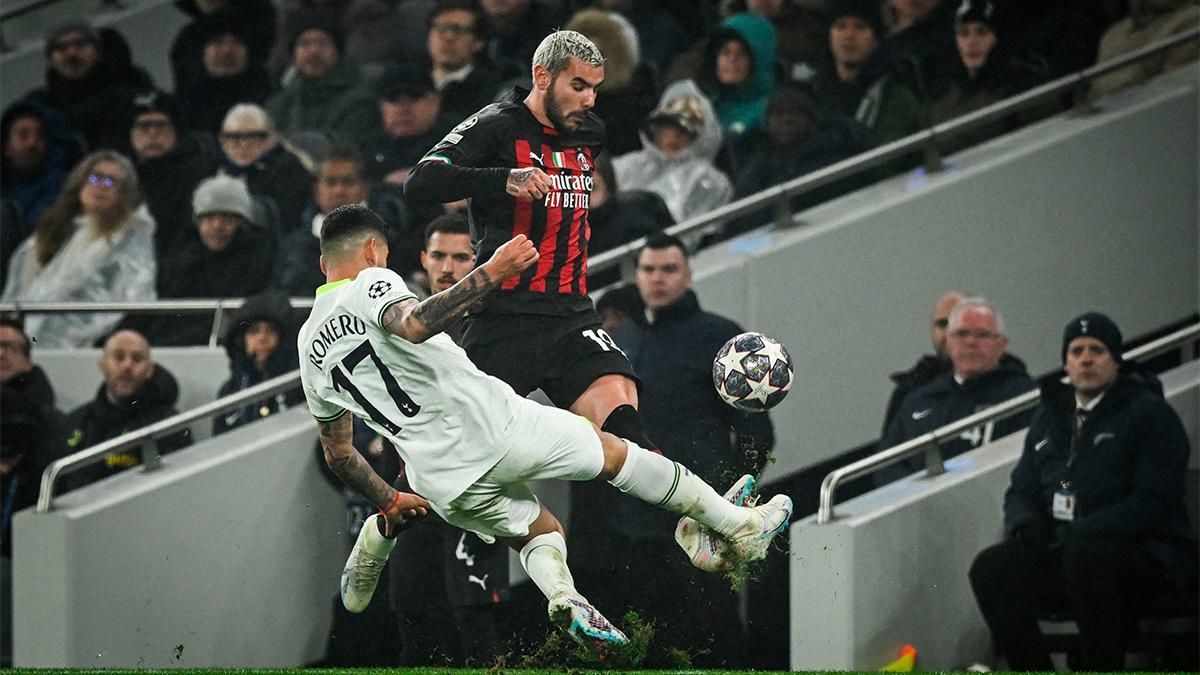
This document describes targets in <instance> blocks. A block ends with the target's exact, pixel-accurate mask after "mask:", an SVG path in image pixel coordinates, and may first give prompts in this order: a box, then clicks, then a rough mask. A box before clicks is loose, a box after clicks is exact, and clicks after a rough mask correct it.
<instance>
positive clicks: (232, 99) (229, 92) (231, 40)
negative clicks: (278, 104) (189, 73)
mask: <svg viewBox="0 0 1200 675" xmlns="http://www.w3.org/2000/svg"><path fill="white" fill-rule="evenodd" d="M196 25H197V36H196V37H197V40H198V42H199V44H200V48H201V52H200V68H198V69H196V72H195V74H194V76H193V77H192V79H190V80H185V81H182V82H179V81H177V82H176V83H175V93H176V96H177V97H178V99H179V101H180V103H181V104H182V105H181V110H180V113H181V117H182V119H181V123H182V126H184V127H187V128H188V129H196V130H200V131H206V132H208V133H210V134H213V135H214V136H215V135H216V134H218V133H219V132H220V131H221V123H222V122H223V121H225V113H227V112H229V109H230V108H232V107H233V106H234V105H236V104H238V103H257V104H260V105H261V104H263V103H265V102H266V100H267V97H268V96H269V95H270V94H271V78H270V76H269V75H267V70H266V68H265V67H264V66H263V64H262V63H261V62H260V61H255V60H254V59H252V58H251V57H250V49H251V43H252V42H254V38H253V37H252V36H251V33H249V29H250V27H249V25H248V24H246V23H244V22H243V21H242V20H241V17H239V15H238V14H237V13H236V12H233V11H231V10H222V11H219V12H213V13H212V14H208V15H205V16H204V17H202V18H200V19H197V24H196Z"/></svg>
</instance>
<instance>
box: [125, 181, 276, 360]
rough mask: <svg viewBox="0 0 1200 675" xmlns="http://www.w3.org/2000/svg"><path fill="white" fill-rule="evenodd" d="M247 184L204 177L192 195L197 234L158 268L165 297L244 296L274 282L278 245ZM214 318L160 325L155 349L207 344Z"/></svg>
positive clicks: (153, 337)
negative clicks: (263, 222)
mask: <svg viewBox="0 0 1200 675" xmlns="http://www.w3.org/2000/svg"><path fill="white" fill-rule="evenodd" d="M257 211H258V210H257V208H256V206H255V203H254V199H253V198H252V197H251V196H250V192H249V191H248V190H247V189H246V184H245V183H244V182H242V181H241V180H239V179H237V178H233V177H231V176H224V175H217V176H213V177H212V178H208V179H205V180H204V181H203V182H201V183H200V185H199V186H198V187H197V188H196V192H195V194H194V195H193V196H192V212H193V214H194V216H193V217H194V220H195V230H194V232H195V234H194V235H191V236H189V237H187V238H182V241H179V242H178V243H177V244H176V245H175V246H174V247H173V248H172V250H170V251H168V252H167V255H166V257H165V259H164V260H163V262H162V264H161V265H160V267H159V277H158V296H159V297H160V298H243V297H246V296H249V295H254V294H255V293H259V292H261V291H263V290H264V289H266V288H267V286H268V285H269V284H270V282H271V274H272V271H273V267H274V260H275V255H276V248H277V242H276V240H275V237H274V236H273V235H272V234H271V233H270V232H268V231H266V230H265V229H264V228H262V227H261V226H259V225H258V224H257V222H256V221H257V220H258V217H257ZM211 328H212V321H211V320H210V317H207V316H202V317H186V316H185V317H172V318H171V319H170V321H164V322H161V323H159V324H157V325H155V327H154V330H152V331H151V335H148V336H147V337H149V338H150V340H151V342H152V343H154V344H156V345H190V344H205V343H206V342H208V336H209V331H210V330H211Z"/></svg>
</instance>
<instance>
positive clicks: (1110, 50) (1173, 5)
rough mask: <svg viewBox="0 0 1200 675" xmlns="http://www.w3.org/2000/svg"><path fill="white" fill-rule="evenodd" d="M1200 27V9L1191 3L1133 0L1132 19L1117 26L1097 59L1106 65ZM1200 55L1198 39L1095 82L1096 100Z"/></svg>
mask: <svg viewBox="0 0 1200 675" xmlns="http://www.w3.org/2000/svg"><path fill="white" fill-rule="evenodd" d="M1196 26H1200V6H1197V5H1196V3H1195V2H1191V1H1190V0H1129V16H1127V17H1125V18H1124V19H1122V20H1120V21H1118V22H1117V23H1115V24H1113V25H1112V26H1111V27H1110V28H1109V29H1108V30H1107V31H1105V32H1104V35H1103V37H1101V38H1100V51H1099V54H1098V55H1097V57H1096V60H1097V61H1099V62H1101V63H1103V62H1104V61H1109V60H1111V59H1114V58H1116V57H1118V56H1120V55H1122V54H1128V53H1129V52H1132V51H1136V50H1138V49H1140V48H1142V47H1145V46H1146V45H1148V44H1150V43H1152V42H1156V41H1158V40H1161V39H1163V38H1166V37H1169V36H1171V35H1176V34H1178V33H1183V32H1185V31H1188V30H1191V29H1193V28H1195V27H1196ZM1198 56H1200V49H1198V48H1197V47H1196V41H1195V40H1188V41H1187V42H1184V43H1183V44H1180V45H1178V46H1176V47H1173V48H1172V49H1170V50H1168V51H1166V52H1161V53H1159V54H1157V55H1156V56H1154V57H1152V58H1149V59H1143V60H1141V61H1138V62H1137V63H1135V64H1133V65H1131V66H1129V67H1127V68H1122V69H1120V70H1118V71H1115V72H1112V73H1108V74H1107V75H1104V76H1103V77H1100V78H1097V79H1096V80H1095V81H1094V82H1092V95H1093V96H1095V97H1100V96H1104V95H1105V94H1110V93H1112V92H1114V91H1117V90H1119V89H1124V88H1125V87H1129V86H1133V85H1135V84H1140V83H1142V82H1145V81H1147V80H1149V79H1151V78H1153V77H1154V76H1156V75H1160V74H1162V73H1165V72H1167V71H1169V70H1172V69H1174V68H1178V67H1179V66H1182V65H1184V64H1185V63H1191V62H1192V61H1195V60H1196V59H1197V57H1198Z"/></svg>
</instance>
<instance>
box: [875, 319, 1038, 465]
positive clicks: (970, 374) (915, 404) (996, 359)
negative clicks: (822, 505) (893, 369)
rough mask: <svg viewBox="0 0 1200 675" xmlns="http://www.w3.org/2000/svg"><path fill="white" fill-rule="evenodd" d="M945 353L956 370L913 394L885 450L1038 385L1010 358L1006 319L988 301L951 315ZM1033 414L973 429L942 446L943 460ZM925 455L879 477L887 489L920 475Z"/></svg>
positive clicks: (1025, 421) (906, 400)
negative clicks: (887, 486)
mask: <svg viewBox="0 0 1200 675" xmlns="http://www.w3.org/2000/svg"><path fill="white" fill-rule="evenodd" d="M948 319H949V325H948V326H947V334H946V353H947V355H948V356H949V358H950V365H951V370H950V372H948V373H945V374H943V375H939V376H938V377H936V378H934V379H933V380H932V381H930V382H929V383H928V384H925V385H924V386H921V387H918V388H916V389H914V390H913V391H911V392H910V393H909V394H908V395H907V396H905V397H904V399H903V400H902V401H901V402H900V407H899V409H898V410H897V411H896V416H895V417H894V418H893V419H892V422H891V424H889V425H888V427H887V429H886V430H885V431H884V434H883V438H881V439H880V440H879V448H880V449H885V448H890V447H892V446H895V445H899V444H900V443H903V442H905V441H909V440H912V439H914V438H916V437H917V436H920V435H922V434H926V433H929V432H931V431H933V430H935V429H937V428H938V427H942V426H945V425H947V424H950V423H951V422H954V421H956V420H960V419H962V418H964V417H967V416H968V415H972V414H974V413H977V412H979V411H980V410H984V409H986V408H990V407H992V406H994V405H997V404H1000V403H1003V402H1004V401H1007V400H1008V399H1010V398H1012V397H1014V396H1017V395H1019V394H1023V393H1025V392H1027V391H1029V390H1030V389H1033V388H1035V387H1036V386H1037V383H1036V382H1034V380H1033V378H1031V377H1030V376H1029V374H1028V373H1027V372H1026V371H1025V363H1024V362H1022V361H1021V360H1020V359H1018V358H1017V357H1015V356H1012V355H1011V354H1007V353H1006V349H1007V348H1008V337H1007V333H1006V332H1005V329H1004V318H1003V317H1002V316H1001V315H1000V311H999V310H997V309H996V307H995V306H994V305H992V303H991V302H989V301H988V300H986V299H984V298H981V297H970V298H964V299H963V300H960V301H959V302H958V303H957V304H956V305H954V309H952V310H950V316H949V317H948ZM1029 417H1030V414H1029V413H1022V414H1020V415H1015V416H1013V417H1008V418H1006V419H1003V420H998V421H991V422H987V423H984V424H981V425H979V426H976V427H972V428H970V429H968V430H966V431H964V432H962V433H961V434H959V435H958V437H957V438H953V439H947V440H945V441H942V443H941V446H940V447H941V454H942V459H949V458H951V457H954V456H956V455H961V454H962V453H964V452H967V451H968V450H974V449H975V448H978V447H980V446H983V445H987V444H988V443H991V442H992V441H994V440H998V439H1000V438H1003V437H1004V436H1007V435H1008V434H1011V433H1013V432H1015V431H1019V430H1020V429H1024V428H1025V427H1026V426H1028V424H1029ZM924 466H925V460H924V457H923V456H920V455H918V456H916V457H910V458H909V459H908V460H906V461H904V462H901V463H899V464H894V465H892V466H890V467H888V468H886V469H883V470H882V471H879V472H877V473H876V474H875V478H876V484H878V485H882V484H884V483H889V482H891V481H893V480H896V479H898V478H901V477H903V476H906V475H908V474H910V473H914V472H916V471H920V470H921V469H922V468H924Z"/></svg>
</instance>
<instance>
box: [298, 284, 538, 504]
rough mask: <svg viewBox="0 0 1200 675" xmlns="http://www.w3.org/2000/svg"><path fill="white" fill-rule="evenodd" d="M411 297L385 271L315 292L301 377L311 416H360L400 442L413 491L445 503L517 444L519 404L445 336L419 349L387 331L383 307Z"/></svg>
mask: <svg viewBox="0 0 1200 675" xmlns="http://www.w3.org/2000/svg"><path fill="white" fill-rule="evenodd" d="M406 298H416V296H415V295H414V294H413V292H412V291H411V290H409V289H408V287H407V286H405V285H404V280H403V279H401V278H400V276H399V275H397V274H396V273H395V272H393V271H391V270H389V269H385V268H378V267H372V268H368V269H365V270H363V271H362V272H360V273H359V274H358V276H357V277H356V278H354V279H352V280H344V281H336V282H333V283H329V284H325V285H324V286H322V287H320V288H318V289H317V297H316V301H315V303H314V305H313V309H312V313H311V314H310V315H309V317H308V321H306V322H304V326H303V327H302V328H301V329H300V338H299V343H298V344H299V349H300V379H301V381H302V382H303V385H304V396H305V398H306V399H308V408H309V410H310V411H311V412H312V414H313V416H314V417H316V418H317V419H318V420H320V421H328V420H332V419H336V418H338V417H339V416H341V415H342V414H344V413H345V412H346V411H349V412H351V413H353V414H355V415H357V416H359V417H361V418H363V420H365V421H366V423H367V425H368V426H370V427H371V428H372V429H374V430H375V431H377V432H378V433H379V434H381V435H383V436H386V437H387V438H389V439H391V441H392V443H393V444H394V445H395V446H396V449H397V450H398V451H399V452H400V456H401V457H402V458H403V459H404V463H405V466H406V472H407V475H408V479H409V483H410V484H411V485H412V487H413V489H414V490H416V491H417V492H418V493H420V494H421V495H422V496H423V497H425V498H426V499H428V500H430V501H431V502H433V503H435V504H439V505H442V504H448V503H449V502H451V501H452V500H453V499H454V498H455V497H457V496H459V495H460V494H462V492H463V491H464V490H465V489H466V488H467V487H468V486H469V485H471V484H472V483H474V482H475V481H476V480H478V479H479V477H480V476H482V475H483V474H484V473H486V472H487V470H488V469H490V468H492V466H494V465H495V464H496V462H498V461H500V458H501V457H503V456H504V455H505V453H507V452H508V450H509V449H510V448H511V447H512V444H513V440H514V439H513V438H511V431H512V425H513V420H514V415H515V414H516V408H515V402H517V401H519V400H520V399H519V398H518V397H517V395H516V393H515V392H513V390H512V388H511V387H509V386H508V385H507V384H505V383H504V382H503V381H501V380H498V379H496V378H494V377H491V376H490V375H486V374H484V373H483V371H481V370H479V369H478V368H476V367H475V364H473V363H471V361H470V359H468V358H467V354H466V352H464V351H463V350H462V348H461V347H459V346H458V345H456V344H455V343H454V341H453V340H451V339H450V338H449V337H448V336H446V335H445V334H441V333H439V334H437V335H434V336H433V337H431V338H429V339H428V340H426V341H425V342H423V343H421V344H413V343H411V342H409V341H408V340H405V339H404V338H402V337H398V336H395V335H392V334H391V333H389V332H388V331H387V329H385V328H383V326H382V325H381V324H380V320H381V318H382V316H383V313H384V310H386V309H387V308H388V307H389V306H391V305H393V304H395V303H396V302H399V301H401V300H404V299H406Z"/></svg>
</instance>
